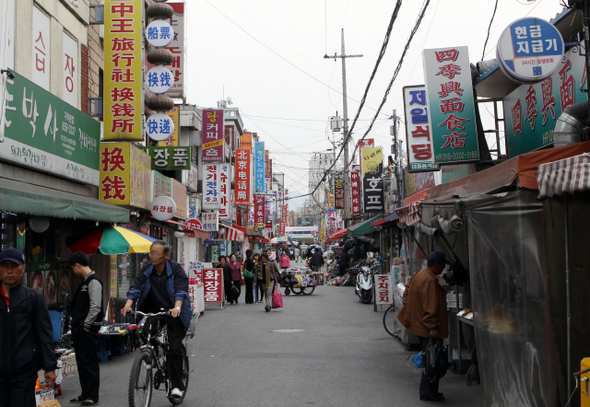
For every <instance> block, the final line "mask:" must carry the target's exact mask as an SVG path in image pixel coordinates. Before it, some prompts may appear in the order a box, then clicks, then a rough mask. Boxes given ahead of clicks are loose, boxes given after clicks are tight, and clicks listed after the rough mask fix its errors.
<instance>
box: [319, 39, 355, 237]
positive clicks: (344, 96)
mask: <svg viewBox="0 0 590 407" xmlns="http://www.w3.org/2000/svg"><path fill="white" fill-rule="evenodd" d="M341 42H342V53H341V54H340V55H337V54H336V53H334V55H333V56H328V55H324V59H328V58H334V60H336V58H342V100H343V103H342V108H343V112H342V113H343V115H344V117H343V119H342V121H343V124H342V135H343V137H344V146H343V149H344V166H343V168H346V167H347V166H348V143H349V141H350V135H349V134H348V97H347V94H346V58H359V57H362V56H363V55H362V54H357V55H346V53H345V51H344V28H343V29H342V34H341ZM343 178H344V226H346V221H347V220H348V219H350V177H349V176H348V170H345V171H344V174H343Z"/></svg>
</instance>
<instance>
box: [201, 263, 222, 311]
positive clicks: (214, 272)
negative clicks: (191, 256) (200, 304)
mask: <svg viewBox="0 0 590 407" xmlns="http://www.w3.org/2000/svg"><path fill="white" fill-rule="evenodd" d="M222 277H223V270H222V269H203V284H204V286H205V303H206V304H212V303H213V304H215V303H217V304H221V303H222V302H223V290H222V289H223V278H222Z"/></svg>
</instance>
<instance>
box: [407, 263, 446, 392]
mask: <svg viewBox="0 0 590 407" xmlns="http://www.w3.org/2000/svg"><path fill="white" fill-rule="evenodd" d="M447 263H448V262H447V259H446V257H445V254H444V253H443V252H432V253H430V256H428V261H427V263H426V268H425V269H422V270H420V271H419V272H417V273H416V274H415V275H414V276H413V277H412V279H411V280H410V281H409V282H408V285H407V286H406V290H405V291H404V296H403V304H404V307H403V308H402V309H401V310H400V312H399V314H398V319H399V321H400V322H401V323H402V325H403V326H405V327H406V328H408V329H409V330H410V332H411V333H413V334H414V335H416V336H418V337H419V338H420V345H421V346H422V350H424V349H425V348H426V345H427V344H428V341H429V340H430V339H431V338H432V339H433V340H436V341H440V342H442V340H443V339H444V338H447V337H448V336H449V322H448V315H447V297H446V293H445V291H444V290H443V288H442V287H441V286H440V285H439V284H438V280H437V278H436V276H438V275H439V274H440V273H442V272H443V270H444V268H445V265H446V264H447ZM420 400H425V401H444V400H445V398H444V396H443V394H442V393H439V392H438V379H436V380H435V381H433V382H431V381H430V379H429V378H428V377H427V376H426V375H425V374H424V371H423V372H422V377H421V379H420Z"/></svg>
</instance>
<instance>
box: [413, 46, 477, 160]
mask: <svg viewBox="0 0 590 407" xmlns="http://www.w3.org/2000/svg"><path fill="white" fill-rule="evenodd" d="M423 55H424V72H425V77H426V95H427V98H428V107H429V114H430V123H431V129H432V133H431V134H432V143H433V146H434V161H435V162H436V163H437V164H445V163H455V162H465V161H476V160H479V145H478V140H477V126H476V122H475V104H474V101H473V85H472V82H471V68H470V65H469V55H468V53H467V47H456V48H440V49H426V50H424V54H423Z"/></svg>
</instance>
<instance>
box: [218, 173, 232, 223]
mask: <svg viewBox="0 0 590 407" xmlns="http://www.w3.org/2000/svg"><path fill="white" fill-rule="evenodd" d="M217 168H218V171H219V199H220V203H221V207H220V208H219V218H220V219H230V220H231V217H232V216H231V215H232V213H231V181H230V175H231V174H230V171H231V170H230V166H229V164H218V167H217Z"/></svg>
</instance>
